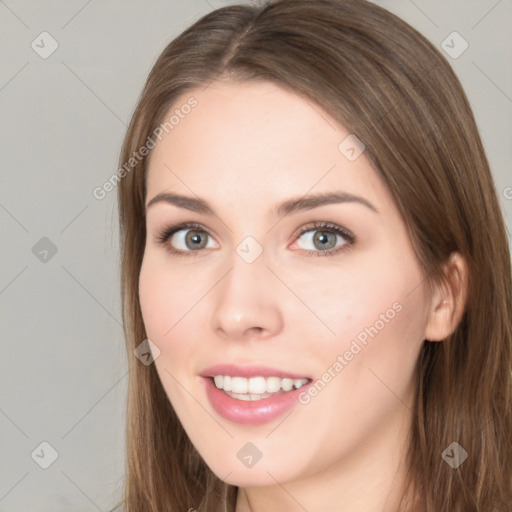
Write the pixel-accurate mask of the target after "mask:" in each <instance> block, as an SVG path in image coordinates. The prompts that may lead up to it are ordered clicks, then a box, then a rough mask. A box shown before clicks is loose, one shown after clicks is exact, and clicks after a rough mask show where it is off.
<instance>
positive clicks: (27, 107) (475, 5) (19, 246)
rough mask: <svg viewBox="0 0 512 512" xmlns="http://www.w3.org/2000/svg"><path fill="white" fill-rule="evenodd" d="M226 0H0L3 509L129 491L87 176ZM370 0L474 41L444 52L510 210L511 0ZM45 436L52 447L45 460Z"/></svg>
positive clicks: (94, 173) (104, 276)
mask: <svg viewBox="0 0 512 512" xmlns="http://www.w3.org/2000/svg"><path fill="white" fill-rule="evenodd" d="M228 3H230V2H223V1H221V0H208V1H206V0H191V1H186V2H185V1H181V2H180V1H169V0H167V1H162V0H153V1H149V2H142V1H141V0H139V1H134V0H132V1H125V2H121V1H120V0H117V1H116V0H111V1H100V0H89V1H86V0H73V1H69V0H68V1H66V2H65V1H63V0H61V1H59V0H47V1H46V2H44V3H43V2H36V1H35V0H31V1H22V0H6V1H2V0H0V38H1V41H0V59H1V69H0V119H1V120H2V123H1V133H0V154H1V168H2V172H1V175H0V176H1V184H0V226H1V240H2V243H1V247H2V252H1V265H0V315H1V327H2V350H1V355H2V357H1V359H0V379H1V381H0V383H1V396H0V457H1V459H0V460H1V462H0V512H30V511H35V512H41V511H43V512H59V511H67V512H68V511H97V510H101V511H107V510H109V509H110V508H111V507H112V505H113V504H114V503H115V502H116V500H117V499H118V498H119V497H120V495H121V488H122V481H123V472H124V420H125V411H124V408H125V394H126V388H127V360H126V357H127V356H126V354H125V350H124V341H123V336H122V328H121V314H120V301H119V279H118V270H119V251H118V235H117V219H116V198H115V194H116V192H115V191H113V192H110V193H109V194H107V197H106V198H105V199H103V200H101V201H100V200H97V199H95V198H94V197H93V195H92V190H93V189H94V188H95V187H97V186H101V185H102V184H103V183H104V182H105V181H106V180H107V179H108V178H109V177H110V176H111V175H112V174H113V173H115V172H116V170H117V164H118V161H117V160H118V155H119V151H120V146H121V142H122V139H123V136H124V132H125V129H126V125H127V123H128V121H129V119H130V116H131V113H132V112H133V109H134V107H135V102H136V99H137V97H138V94H139V92H140V90H141V87H142V85H143V82H144V80H145V78H146V75H147V73H148V72H149V70H150V68H151V66H152V64H153V62H154V61H155V59H156V57H157V56H158V55H159V53H160V52H161V51H162V50H163V48H164V47H165V45H166V44H167V43H168V42H169V41H171V39H173V38H174V37H175V36H176V35H178V34H179V33H180V32H181V31H182V30H183V29H184V28H185V27H187V26H189V25H190V24H191V23H192V22H193V21H195V20H196V19H197V18H198V17H200V16H201V15H204V14H206V13H208V12H209V11H211V10H212V9H213V8H218V7H222V6H223V5H227V4H228ZM231 3H233V2H231ZM376 3H378V4H379V5H382V6H383V7H386V8H387V9H389V10H390V11H392V12H394V13H396V14H397V15H399V16H400V17H401V18H403V19H404V20H406V21H407V22H409V23H410V24H411V25H412V26H414V27H415V28H417V29H418V30H419V31H420V32H421V33H423V34H424V35H425V36H426V37H427V38H428V39H430V40H431V41H432V42H433V43H434V44H435V45H437V46H438V47H439V48H442V46H441V45H442V42H443V41H444V40H445V39H446V38H447V36H449V34H451V33H452V32H453V31H457V32H459V33H460V34H461V36H462V37H463V38H464V39H465V40H466V41H467V42H468V43H469V47H468V49H467V50H466V51H465V52H464V53H462V55H460V56H459V57H458V58H452V57H450V56H447V58H448V60H449V61H450V62H451V64H452V66H453V67H454V69H455V71H456V73H457V75H458V76H459V78H460V79H461V81H462V84H463V86H464V87H465V90H466V91H467V94H468V96H469V99H470V102H471V104H472V106H473V109H474V112H475V115H476V118H477V122H478V125H479V128H480V130H481V135H482V137H483V141H484V145H485V148H486V150H487V154H488V157H489V160H490V163H491V167H492V170H493V173H494V177H495V181H496V186H497V189H498V191H499V194H500V200H501V203H502V208H503V211H504V213H505V215H506V220H507V224H508V226H510V225H511V218H512V189H509V188H507V187H511V186H512V173H511V172H510V162H511V161H512V152H511V147H512V144H511V132H512V122H511V119H512V116H511V112H512V70H511V66H510V63H511V62H512V44H511V42H512V36H511V30H510V25H511V24H510V22H511V21H512V2H511V0H498V1H496V0H485V1H484V0H472V1H464V0H458V1H449V2H445V1H444V0H436V1H427V0H414V1H412V0H380V1H378V2H376ZM45 31H46V32H48V33H49V34H51V36H52V37H53V38H54V39H55V40H56V41H57V43H58V49H57V50H56V51H55V52H54V53H53V54H51V55H50V56H49V57H47V58H46V59H43V58H42V57H41V56H40V54H39V53H37V52H36V51H35V50H34V49H33V48H32V47H31V44H32V42H33V41H35V43H34V44H37V45H39V46H38V47H37V48H38V51H39V52H43V51H48V50H49V49H51V41H50V39H48V36H40V34H41V33H42V32H45ZM41 39H43V41H42V42H41ZM453 45H454V46H455V48H456V49H457V48H460V46H457V45H459V42H455V43H453V44H452V46H453ZM441 51H443V50H442V49H441ZM507 191H508V193H507ZM42 238H45V239H43V240H42V241H41V239H42ZM49 241H50V242H49ZM34 247H35V248H34ZM52 249H53V252H54V251H55V249H56V251H57V252H56V253H55V254H53V253H52ZM45 250H46V251H48V252H47V253H45V252H44V251H45ZM131 357H134V356H131ZM42 442H46V443H49V445H51V447H53V449H54V450H56V452H57V453H58V457H57V459H56V460H55V461H54V462H53V464H51V465H50V466H49V467H48V468H47V469H43V468H42V467H40V465H41V464H43V465H44V464H45V463H49V462H51V456H52V452H51V448H49V447H48V446H47V445H43V446H40V445H41V443H42Z"/></svg>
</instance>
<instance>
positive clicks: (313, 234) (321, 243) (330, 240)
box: [297, 222, 355, 256]
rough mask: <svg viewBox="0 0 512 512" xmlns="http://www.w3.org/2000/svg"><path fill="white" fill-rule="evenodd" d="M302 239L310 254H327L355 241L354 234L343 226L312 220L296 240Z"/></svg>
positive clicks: (346, 248) (348, 245) (340, 249)
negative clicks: (311, 223)
mask: <svg viewBox="0 0 512 512" xmlns="http://www.w3.org/2000/svg"><path fill="white" fill-rule="evenodd" d="M301 239H302V240H304V242H305V247H302V249H304V250H306V251H307V252H308V254H309V255H310V256H327V255H333V254H336V253H338V252H340V251H342V250H348V249H349V248H350V247H352V246H353V245H354V243H355V236H354V235H353V234H352V233H351V232H350V231H348V230H346V229H345V228H342V227H341V226H337V225H336V224H330V223H328V222H314V223H313V225H309V226H306V227H304V228H303V229H302V230H301V232H300V233H299V236H298V238H297V240H301Z"/></svg>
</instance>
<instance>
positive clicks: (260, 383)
mask: <svg viewBox="0 0 512 512" xmlns="http://www.w3.org/2000/svg"><path fill="white" fill-rule="evenodd" d="M210 378H211V379H212V380H213V382H214V384H215V387H216V388H217V389H220V390H222V391H224V393H226V395H228V396H229V397H231V398H234V399H235V400H245V401H257V400H262V399H267V398H271V397H273V396H278V395H282V394H283V393H287V392H289V391H292V390H295V389H300V388H301V387H302V386H305V385H306V384H307V383H308V382H310V381H311V379H308V378H302V379H290V378H280V377H276V376H271V377H263V376H257V377H251V378H246V377H240V376H231V375H215V376H214V377H210Z"/></svg>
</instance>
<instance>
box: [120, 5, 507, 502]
mask: <svg viewBox="0 0 512 512" xmlns="http://www.w3.org/2000/svg"><path fill="white" fill-rule="evenodd" d="M221 78H222V79H228V80H233V81H238V82H242V81H249V80H264V81H270V82H273V83H274V84H277V85H278V86H280V87H283V88H287V89H288V90H290V91H292V92H294V93H296V94H299V95H301V96H302V97H303V98H305V99H307V101H310V102H311V104H315V105H318V106H319V107H321V108H323V109H324V110H325V111H327V112H328V113H329V114H330V115H332V116H333V117H334V118H335V119H337V120H338V121H339V122H340V123H341V124H342V125H343V126H345V127H346V128H347V130H348V131H349V132H350V133H353V134H355V135H356V136H357V137H358V138H359V139H360V140H361V141H363V143H364V144H365V146H366V149H365V154H366V156H367V158H369V160H370V162H371V164H372V166H373V167H374V169H375V170H376V172H377V173H379V174H380V176H381V177H382V178H383V179H384V181H385V183H386V184H387V186H388V188H389V190H390V192H391V194H392V196H393V198H394V200H395V201H396V204H397V206H398V208H399V211H400V213H401V215H402V218H403V220H404V222H405V223H406V225H407V227H408V229H409V232H410V236H411V240H412V242H413V246H414V250H415V252H416V255H417V258H418V261H419V263H420V264H421V267H422V269H423V271H424V275H425V276H426V281H425V283H426V285H429V286H430V285H432V283H442V282H443V279H445V278H446V276H445V275H444V274H443V270H442V269H443V263H444V262H446V261H447V259H448V258H449V256H450V255H451V254H452V253H453V252H455V251H456V252H458V253H459V254H460V255H461V256H462V257H463V258H464V259H465V261H466V263H467V268H468V289H467V301H466V307H465V311H464V314H463V317H462V319H461V321H460V323H459V325H458V326H457V328H456V329H455V331H454V332H453V334H452V335H450V336H449V337H448V338H447V339H445V340H443V341H442V342H438V343H433V342H429V341H427V340H425V341H424V345H423V347H422V350H421V354H420V357H419V359H418V361H417V367H416V370H417V373H416V375H417V380H416V392H415V404H414V414H413V423H412V429H411V432H410V437H409V438H408V453H407V460H406V464H407V466H408V473H407V474H408V475H409V477H410V481H409V486H410V487H408V489H409V490H410V491H411V494H414V496H416V498H417V502H418V504H420V505H418V506H419V508H418V506H417V507H416V508H415V509H414V510H417V511H421V512H469V511H478V512H504V511H508V510H512V440H511V432H512V408H511V391H512V375H511V370H512V354H511V340H512V332H511V330H512V327H511V323H512V299H511V290H512V280H511V263H510V252H509V247H508V243H507V236H506V231H505V225H504V221H503V217H502V213H501V211H500V207H499V202H498V199H497V193H496V190H495V186H494V183H493V180H492V176H491V173H490V169H489V164H488V160H487V158H486V155H485V152H484V148H483V145H482V141H481V139H480V136H479V133H478V130H477V126H476V123H475V119H474V117H473V114H472V111H471V108H470V105H469V102H468V99H467V97H466V95H465V93H464V91H463V89H462V87H461V84H460V83H459V80H458V79H457V77H456V75H455V73H454V72H453V70H452V69H451V67H450V65H449V64H448V62H447V60H446V59H445V58H444V57H443V55H442V54H441V53H440V51H438V50H437V49H436V48H435V47H434V46H433V45H432V44H431V43H430V42H429V41H428V40H426V39H425V37H423V36H422V35H421V34H419V33H418V32H417V31H416V30H415V29H413V28H412V27H410V26H409V25H408V24H407V23H405V22H404V21H402V20H401V19H399V18H398V17H397V16H395V15H393V14H391V13H390V12H388V11H386V10H385V9H383V8H381V7H379V6H377V5H375V4H372V3H370V2H368V1H365V0H344V1H342V0H281V1H279V0H278V1H272V2H269V3H267V4H265V5H260V6H254V5H253V6H249V5H232V6H228V7H224V8H221V9H218V10H215V11H213V12H211V13H209V14H208V15H206V16H204V17H202V18H201V19H200V20H198V21H197V22H195V23H194V24H193V25H192V26H191V27H190V28H188V29H187V30H185V31H184V32H183V33H182V34H181V35H179V36H178V37H177V38H176V39H174V40H173V41H172V42H171V43H170V44H169V45H168V46H167V47H166V48H165V49H164V51H163V53H162V54H161V55H160V57H159V58H158V60H157V61H156V63H155V65H154V67H153V69H152V71H151V73H150V74H149V77H148V79H147V82H146V84H145V87H144V89H143V91H142V93H141V96H140V98H139V101H138V105H137V107H136V110H135V111H134V114H133V117H132V120H131V123H130V126H129V128H128V131H127V134H126V138H125V140H124V144H123V148H122V152H121V156H120V164H121V166H124V167H123V169H124V171H122V172H121V171H120V173H119V176H120V179H119V180H118V200H119V219H120V242H121V255H122V269H121V283H122V285H121V294H122V305H123V320H124V328H125V337H126V346H127V352H128V356H129V366H130V378H129V389H128V404H127V430H126V457H127V458H126V486H125V495H124V499H123V502H124V505H125V511H126V512H150V511H151V512H164V511H166V512H168V511H187V510H189V509H196V510H204V511H208V512H213V511H215V512H218V511H221V510H226V511H228V510H229V511H234V508H235V502H236V495H237V488H236V487H234V486H230V485H228V484H226V483H224V482H223V481H222V480H220V479H219V478H217V477H216V476H215V475H214V474H213V473H212V471H211V470H210V469H209V468H208V467H207V466H206V464H205V463H204V461H203V460H202V459H201V457H200V456H199V454H198V453H197V451H196V450H195V448H194V446H193V445H192V444H191V442H190V440H189V439H188V437H187V435H186V433H185V432H184V430H183V428H182V426H181V424H180V422H179V420H178V419H177V416H176V414H175V413H174V411H173V408H172V406H171V404H170V403H169V400H168V398H167V396H166V394H165V391H164V389H163V387H162V385H161V383H160V381H159V378H158V375H157V373H156V369H155V367H154V365H148V366H146V365H143V364H141V363H140V361H138V360H137V359H136V358H135V357H134V356H133V352H134V349H135V348H136V347H137V346H138V345H139V344H140V343H141V342H142V341H143V340H145V339H146V337H147V336H146V333H145V330H144V325H143V319H142V315H141V308H140V304H139V297H138V277H139V272H140V268H141V262H142V257H143V253H144V246H145V237H146V232H145V213H144V202H145V195H146V188H145V173H146V169H147V160H148V159H147V157H143V158H140V159H136V160H135V159H134V160H133V161H131V160H130V159H131V158H132V156H133V155H134V153H136V152H138V151H139V150H140V148H141V147H143V146H144V145H147V144H148V140H149V139H148V138H150V137H151V136H152V134H154V133H155V130H157V129H158V127H159V125H160V123H162V122H163V121H164V117H165V116H166V114H167V113H168V112H169V109H170V108H171V106H173V105H175V102H176V99H177V98H178V97H179V96H181V95H183V94H185V93H187V92H189V91H192V90H193V89H194V88H198V87H207V86H208V85H209V84H210V83H211V82H212V81H214V80H218V79H221ZM185 97H186V96H185ZM199 108H200V105H199ZM149 154H150V153H149ZM129 161H131V163H130V167H127V166H126V163H127V162H129ZM452 442H457V443H459V445H461V446H462V447H463V448H464V449H465V450H466V451H467V452H468V455H469V456H468V458H467V460H465V461H464V463H463V464H461V465H460V466H459V467H457V468H456V469H452V467H451V466H450V465H448V464H447V463H446V462H445V461H444V460H443V458H442V453H443V452H444V450H445V449H446V448H447V447H449V445H450V444H451V443H452ZM335 508H336V507H335V505H334V504H333V509H335Z"/></svg>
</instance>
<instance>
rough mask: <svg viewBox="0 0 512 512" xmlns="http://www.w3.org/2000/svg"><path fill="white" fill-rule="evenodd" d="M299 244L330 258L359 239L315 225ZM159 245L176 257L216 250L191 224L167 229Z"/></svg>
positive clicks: (304, 232) (344, 231)
mask: <svg viewBox="0 0 512 512" xmlns="http://www.w3.org/2000/svg"><path fill="white" fill-rule="evenodd" d="M298 240H303V243H304V242H305V245H306V247H302V249H303V250H305V251H306V253H307V254H308V255H309V256H331V255H334V254H337V253H338V252H340V251H346V250H348V249H350V248H351V247H352V246H353V245H354V244H355V241H356V237H355V236H354V235H353V234H352V233H351V232H350V231H348V230H347V229H345V228H342V227H341V226H338V225H336V224H331V223H328V222H313V223H312V224H309V225H307V226H305V227H303V228H302V230H301V231H300V233H299V235H298V237H297V241H298ZM157 242H158V243H161V244H163V245H165V247H166V249H167V251H168V252H170V253H171V254H173V255H177V256H191V255H192V253H194V252H200V251H201V250H202V249H212V248H216V247H217V246H216V244H215V243H213V238H212V237H211V236H210V235H209V234H208V232H207V231H206V229H205V228H204V227H203V226H201V225H200V224H196V223H189V222H185V223H182V224H178V225H176V226H170V227H167V228H165V229H164V230H163V231H162V232H161V233H160V235H159V236H158V238H157ZM209 242H211V243H209ZM295 243H297V242H295Z"/></svg>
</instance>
